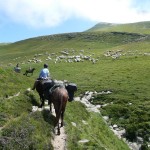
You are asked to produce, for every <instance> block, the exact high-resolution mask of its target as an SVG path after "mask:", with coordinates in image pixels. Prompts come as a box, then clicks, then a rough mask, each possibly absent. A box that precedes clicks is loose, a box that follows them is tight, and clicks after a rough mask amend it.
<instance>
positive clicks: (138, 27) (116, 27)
mask: <svg viewBox="0 0 150 150" xmlns="http://www.w3.org/2000/svg"><path fill="white" fill-rule="evenodd" d="M87 31H88V32H97V31H107V32H130V33H140V34H150V21H146V22H137V23H128V24H111V23H98V24H96V25H95V26H94V27H92V28H91V29H89V30H87Z"/></svg>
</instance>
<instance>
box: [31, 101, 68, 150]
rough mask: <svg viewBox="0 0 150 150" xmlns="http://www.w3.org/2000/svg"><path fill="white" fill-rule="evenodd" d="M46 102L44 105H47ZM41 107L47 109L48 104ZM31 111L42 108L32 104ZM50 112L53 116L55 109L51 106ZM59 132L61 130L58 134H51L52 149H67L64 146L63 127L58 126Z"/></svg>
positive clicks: (64, 134) (65, 138) (65, 137)
mask: <svg viewBox="0 0 150 150" xmlns="http://www.w3.org/2000/svg"><path fill="white" fill-rule="evenodd" d="M47 104H48V102H47V101H46V102H45V105H47ZM43 109H48V110H49V106H45V107H44V108H43ZM32 111H33V112H35V111H42V109H41V108H38V107H37V106H32ZM52 114H53V115H54V116H55V110H54V108H53V107H52ZM60 132H61V134H60V135H56V134H53V139H52V140H51V142H52V145H53V147H54V150H67V148H66V140H67V135H66V133H65V129H64V127H61V128H60Z"/></svg>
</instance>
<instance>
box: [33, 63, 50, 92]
mask: <svg viewBox="0 0 150 150" xmlns="http://www.w3.org/2000/svg"><path fill="white" fill-rule="evenodd" d="M49 78H50V72H49V70H48V65H47V64H44V68H43V69H42V70H41V72H40V74H39V77H38V78H37V80H36V81H35V83H34V85H33V88H32V90H34V89H35V87H36V85H37V83H38V81H41V80H48V79H49Z"/></svg>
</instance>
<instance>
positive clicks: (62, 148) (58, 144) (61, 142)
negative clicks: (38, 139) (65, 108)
mask: <svg viewBox="0 0 150 150" xmlns="http://www.w3.org/2000/svg"><path fill="white" fill-rule="evenodd" d="M52 114H53V115H54V116H55V111H54V108H52ZM66 139H67V135H66V134H65V129H64V127H61V128H60V135H56V134H53V139H52V141H51V142H52V145H53V147H54V150H67V148H66Z"/></svg>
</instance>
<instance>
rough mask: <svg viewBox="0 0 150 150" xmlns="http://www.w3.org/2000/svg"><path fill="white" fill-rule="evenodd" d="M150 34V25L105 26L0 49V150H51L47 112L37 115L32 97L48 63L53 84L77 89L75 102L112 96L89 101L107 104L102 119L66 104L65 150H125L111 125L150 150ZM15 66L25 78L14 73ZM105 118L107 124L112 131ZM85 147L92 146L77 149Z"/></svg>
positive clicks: (50, 122)
mask: <svg viewBox="0 0 150 150" xmlns="http://www.w3.org/2000/svg"><path fill="white" fill-rule="evenodd" d="M133 27H134V30H133ZM135 29H136V30H135ZM149 31H150V29H149V22H142V23H136V24H126V25H118V26H117V25H116V26H115V27H112V26H109V25H105V24H104V25H103V26H99V25H96V27H93V28H92V29H89V30H87V31H86V32H80V33H66V34H57V35H46V36H41V37H36V38H31V39H26V40H23V41H18V42H15V43H8V44H0V84H1V86H0V103H1V104H0V149H15V150H17V149H18V150H20V149H44V150H45V149H53V146H52V143H51V139H52V136H53V135H52V130H53V119H54V116H52V115H50V113H49V111H48V110H43V111H41V112H32V106H33V105H35V106H38V105H39V103H40V100H39V96H38V94H37V92H36V91H30V92H28V91H27V89H28V88H32V86H33V83H34V81H35V79H36V78H37V77H38V74H39V72H40V70H41V68H42V67H43V64H44V63H47V64H48V65H49V70H50V73H51V76H52V78H53V79H57V80H68V81H69V82H72V83H76V84H77V87H78V91H77V92H76V93H75V96H76V97H78V96H80V95H83V94H84V93H85V92H86V91H93V92H94V91H97V92H102V91H111V94H102V95H97V96H96V97H94V98H93V99H92V100H91V103H92V104H94V105H105V104H107V105H106V106H105V107H101V108H99V109H100V114H98V113H93V112H88V111H87V110H86V107H85V106H84V105H83V104H81V103H80V102H77V101H72V102H68V104H67V107H66V112H65V117H64V120H65V131H66V134H67V141H66V142H67V148H68V150H74V149H79V150H83V149H86V150H87V149H88V150H96V149H97V150H103V149H108V150H128V149H129V147H128V145H127V144H126V143H125V142H124V141H123V139H119V138H118V137H117V136H116V135H114V133H113V132H112V131H111V130H110V128H109V126H110V125H114V124H117V125H118V127H120V128H124V129H125V130H126V134H125V138H126V139H127V140H128V141H131V142H136V141H137V137H141V138H142V139H143V143H142V149H143V150H144V149H149V148H148V145H149V144H150V89H149V85H150V78H149V75H150V36H149V33H150V32H149ZM60 56H63V58H61V59H60V58H59V57H60ZM67 56H71V57H74V56H80V58H81V57H83V56H87V57H88V58H90V59H84V58H83V59H82V60H81V61H77V62H75V61H73V62H72V61H71V62H69V60H70V59H69V58H67V60H66V59H64V57H65V58H66V57H67ZM87 57H86V58H87ZM17 63H19V66H20V67H21V72H20V73H16V72H15V71H14V67H15V66H16V64H17ZM29 67H35V68H36V70H35V72H34V73H33V75H29V76H24V75H23V73H24V72H25V70H27V69H29ZM17 94H18V95H17ZM102 116H108V117H109V120H108V122H107V123H106V122H105V121H104V119H103V117H102ZM83 120H84V121H86V122H87V123H88V125H85V124H83V123H82V121H83ZM71 122H75V123H76V127H74V126H72V124H71ZM82 139H88V140H89V142H87V143H84V144H81V143H79V142H78V141H80V140H82Z"/></svg>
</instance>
